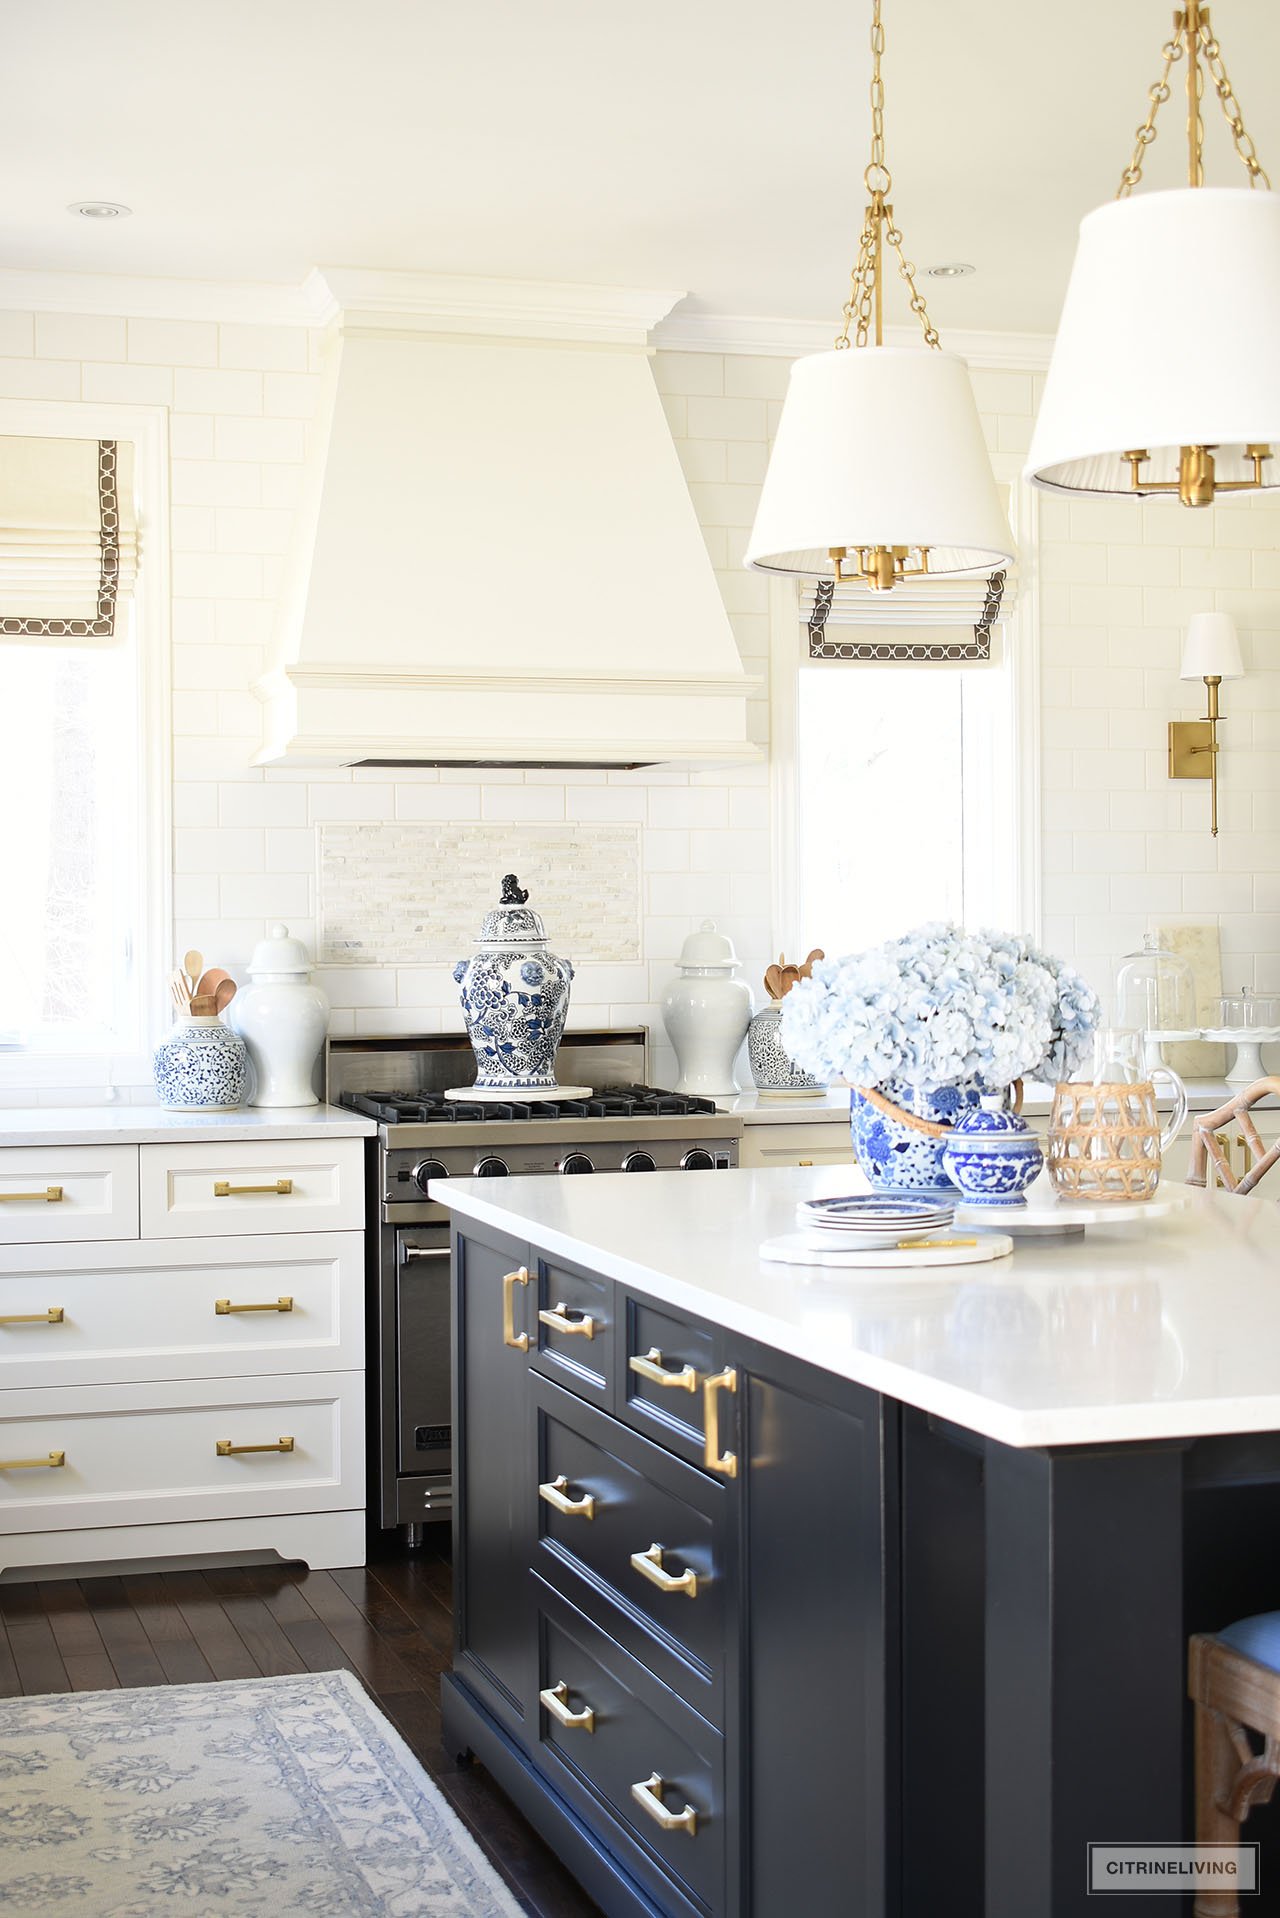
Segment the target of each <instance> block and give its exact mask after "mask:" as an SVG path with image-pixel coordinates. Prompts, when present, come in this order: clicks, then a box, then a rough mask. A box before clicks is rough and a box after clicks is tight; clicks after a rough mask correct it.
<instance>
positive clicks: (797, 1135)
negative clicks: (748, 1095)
mask: <svg viewBox="0 0 1280 1918" xmlns="http://www.w3.org/2000/svg"><path fill="white" fill-rule="evenodd" d="M853 1162H854V1159H853V1142H852V1139H851V1138H850V1134H849V1122H848V1120H847V1119H845V1120H844V1121H840V1120H830V1119H822V1120H803V1121H796V1120H793V1121H791V1122H790V1123H789V1124H783V1125H744V1126H743V1128H742V1139H741V1141H740V1143H739V1146H738V1164H739V1165H741V1166H771V1165H852V1164H853Z"/></svg>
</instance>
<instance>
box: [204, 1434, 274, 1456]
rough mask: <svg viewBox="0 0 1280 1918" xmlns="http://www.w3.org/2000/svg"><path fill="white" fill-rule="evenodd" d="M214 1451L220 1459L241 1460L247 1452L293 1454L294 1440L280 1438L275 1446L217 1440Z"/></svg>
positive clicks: (214, 1442) (214, 1443)
mask: <svg viewBox="0 0 1280 1918" xmlns="http://www.w3.org/2000/svg"><path fill="white" fill-rule="evenodd" d="M213 1449H214V1451H215V1452H216V1453H217V1455H218V1457H219V1458H240V1457H241V1456H242V1454H243V1453H245V1452H292V1450H293V1440H292V1439H291V1438H280V1439H277V1440H276V1442H275V1444H274V1445H233V1444H232V1443H231V1440H230V1439H215V1440H214V1441H213Z"/></svg>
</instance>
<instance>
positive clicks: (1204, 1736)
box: [1187, 1612, 1280, 1918]
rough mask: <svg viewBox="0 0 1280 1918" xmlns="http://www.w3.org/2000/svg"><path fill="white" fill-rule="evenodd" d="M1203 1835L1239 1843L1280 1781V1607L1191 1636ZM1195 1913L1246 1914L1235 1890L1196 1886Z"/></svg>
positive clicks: (1205, 1839) (1208, 1917) (1203, 1841)
mask: <svg viewBox="0 0 1280 1918" xmlns="http://www.w3.org/2000/svg"><path fill="white" fill-rule="evenodd" d="M1187 1690H1188V1692H1189V1693H1190V1695H1191V1698H1192V1700H1193V1702H1194V1704H1195V1719H1196V1723H1195V1735H1196V1742H1195V1764H1196V1843H1197V1844H1198V1845H1231V1846H1237V1845H1238V1844H1239V1843H1240V1827H1241V1826H1242V1824H1243V1823H1244V1821H1245V1820H1246V1819H1247V1818H1248V1816H1249V1813H1250V1811H1251V1810H1252V1809H1253V1807H1254V1806H1255V1805H1265V1804H1266V1803H1267V1801H1268V1799H1269V1798H1270V1797H1271V1794H1272V1792H1273V1791H1274V1790H1275V1788H1276V1784H1277V1781H1280V1612H1261V1613H1259V1614H1258V1616H1257V1617H1255V1618H1242V1619H1239V1620H1237V1622H1236V1623H1235V1624H1234V1625H1228V1626H1227V1627H1226V1629H1225V1630H1224V1631H1221V1632H1215V1633H1212V1634H1210V1633H1207V1632H1197V1633H1196V1635H1195V1637H1194V1638H1193V1639H1192V1640H1191V1648H1190V1657H1189V1660H1188V1671H1187ZM1192 1909H1193V1911H1194V1914H1195V1918H1240V1900H1239V1897H1238V1895H1237V1893H1236V1891H1235V1890H1234V1889H1233V1890H1228V1891H1209V1890H1206V1889H1204V1888H1201V1889H1200V1890H1198V1891H1197V1892H1196V1896H1195V1904H1194V1906H1193V1907H1192Z"/></svg>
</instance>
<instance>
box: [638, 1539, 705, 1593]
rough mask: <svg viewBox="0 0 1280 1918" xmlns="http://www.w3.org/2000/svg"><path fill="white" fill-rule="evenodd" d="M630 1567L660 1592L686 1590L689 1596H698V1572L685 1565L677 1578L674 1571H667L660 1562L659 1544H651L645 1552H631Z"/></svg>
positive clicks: (660, 1550) (660, 1548)
mask: <svg viewBox="0 0 1280 1918" xmlns="http://www.w3.org/2000/svg"><path fill="white" fill-rule="evenodd" d="M631 1567H632V1570H633V1571H636V1572H639V1574H640V1576H641V1578H647V1579H648V1581H649V1583H650V1584H651V1585H656V1586H657V1588H658V1590H659V1591H660V1592H688V1594H689V1596H690V1598H696V1597H697V1596H698V1574H697V1573H696V1572H691V1571H689V1570H688V1568H687V1567H686V1569H685V1570H684V1571H683V1572H681V1574H680V1576H679V1577H678V1578H677V1577H676V1574H675V1573H674V1572H669V1571H667V1569H666V1567H665V1566H664V1565H663V1563H662V1547H661V1545H651V1546H650V1547H649V1549H648V1551H647V1552H632V1554H631Z"/></svg>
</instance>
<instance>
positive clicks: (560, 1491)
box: [538, 1472, 596, 1518]
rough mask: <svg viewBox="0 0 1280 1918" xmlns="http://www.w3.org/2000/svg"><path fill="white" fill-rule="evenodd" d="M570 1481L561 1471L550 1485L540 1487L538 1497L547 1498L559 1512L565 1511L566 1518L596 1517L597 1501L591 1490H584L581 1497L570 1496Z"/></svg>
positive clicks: (549, 1503) (548, 1502)
mask: <svg viewBox="0 0 1280 1918" xmlns="http://www.w3.org/2000/svg"><path fill="white" fill-rule="evenodd" d="M568 1491H569V1481H568V1479H567V1478H566V1477H565V1475H564V1473H563V1472H561V1474H560V1476H559V1478H553V1479H552V1480H551V1482H550V1483H549V1484H548V1485H540V1486H539V1487H538V1497H539V1498H545V1499H546V1501H547V1504H548V1505H550V1506H552V1507H553V1509H554V1510H555V1511H557V1512H563V1513H564V1516H565V1517H566V1518H594V1517H595V1515H596V1502H595V1500H594V1498H592V1496H591V1494H590V1492H584V1493H583V1494H582V1497H581V1498H570V1497H569V1496H568Z"/></svg>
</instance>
